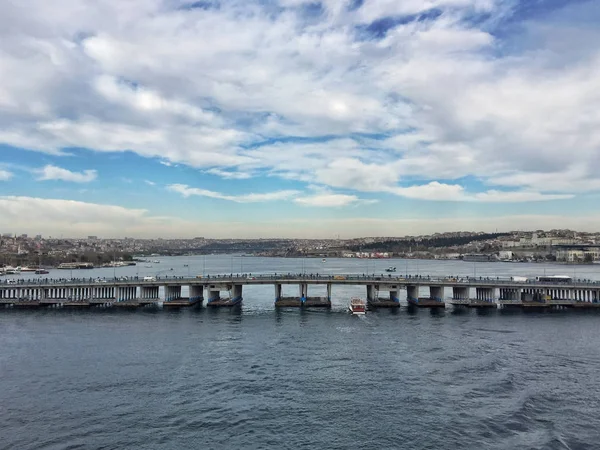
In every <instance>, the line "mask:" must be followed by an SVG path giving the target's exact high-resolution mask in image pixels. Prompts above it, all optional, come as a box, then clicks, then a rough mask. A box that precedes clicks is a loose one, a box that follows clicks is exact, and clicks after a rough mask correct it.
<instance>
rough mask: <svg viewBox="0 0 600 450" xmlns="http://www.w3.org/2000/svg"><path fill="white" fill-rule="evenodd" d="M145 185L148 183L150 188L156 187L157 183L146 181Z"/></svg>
mask: <svg viewBox="0 0 600 450" xmlns="http://www.w3.org/2000/svg"><path fill="white" fill-rule="evenodd" d="M144 183H146V184H147V185H148V186H156V183H155V182H154V181H150V180H144Z"/></svg>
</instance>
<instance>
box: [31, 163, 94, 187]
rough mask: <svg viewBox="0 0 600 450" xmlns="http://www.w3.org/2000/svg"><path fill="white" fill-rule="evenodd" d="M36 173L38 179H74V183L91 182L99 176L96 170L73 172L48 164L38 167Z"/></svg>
mask: <svg viewBox="0 0 600 450" xmlns="http://www.w3.org/2000/svg"><path fill="white" fill-rule="evenodd" d="M35 173H37V174H38V178H37V179H38V180H40V181H47V180H62V181H72V182H73V183H89V182H90V181H94V180H95V179H96V177H97V176H98V173H97V172H96V171H95V170H84V171H83V172H71V171H70V170H67V169H63V168H62V167H57V166H53V165H50V164H49V165H47V166H44V167H42V168H41V169H36V170H35Z"/></svg>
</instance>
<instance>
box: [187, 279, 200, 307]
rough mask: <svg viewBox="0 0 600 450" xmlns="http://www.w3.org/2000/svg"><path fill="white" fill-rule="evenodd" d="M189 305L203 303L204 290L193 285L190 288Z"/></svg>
mask: <svg viewBox="0 0 600 450" xmlns="http://www.w3.org/2000/svg"><path fill="white" fill-rule="evenodd" d="M189 289H190V299H189V302H190V305H195V304H196V303H202V302H203V301H204V288H203V286H202V285H198V284H193V285H191V286H190V288H189Z"/></svg>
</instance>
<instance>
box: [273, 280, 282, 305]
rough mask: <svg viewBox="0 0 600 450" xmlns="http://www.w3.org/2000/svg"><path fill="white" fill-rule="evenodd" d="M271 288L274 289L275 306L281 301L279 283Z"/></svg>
mask: <svg viewBox="0 0 600 450" xmlns="http://www.w3.org/2000/svg"><path fill="white" fill-rule="evenodd" d="M273 287H274V288H275V304H277V302H278V301H280V300H281V293H282V291H283V289H282V286H281V284H280V283H275V284H274V285H273Z"/></svg>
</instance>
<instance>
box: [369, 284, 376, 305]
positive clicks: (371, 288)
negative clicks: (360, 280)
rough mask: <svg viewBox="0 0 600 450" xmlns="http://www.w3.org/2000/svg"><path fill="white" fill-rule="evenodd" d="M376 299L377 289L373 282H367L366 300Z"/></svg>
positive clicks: (374, 300)
mask: <svg viewBox="0 0 600 450" xmlns="http://www.w3.org/2000/svg"><path fill="white" fill-rule="evenodd" d="M376 301H377V289H376V287H375V285H374V284H367V302H370V303H374V302H376Z"/></svg>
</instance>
